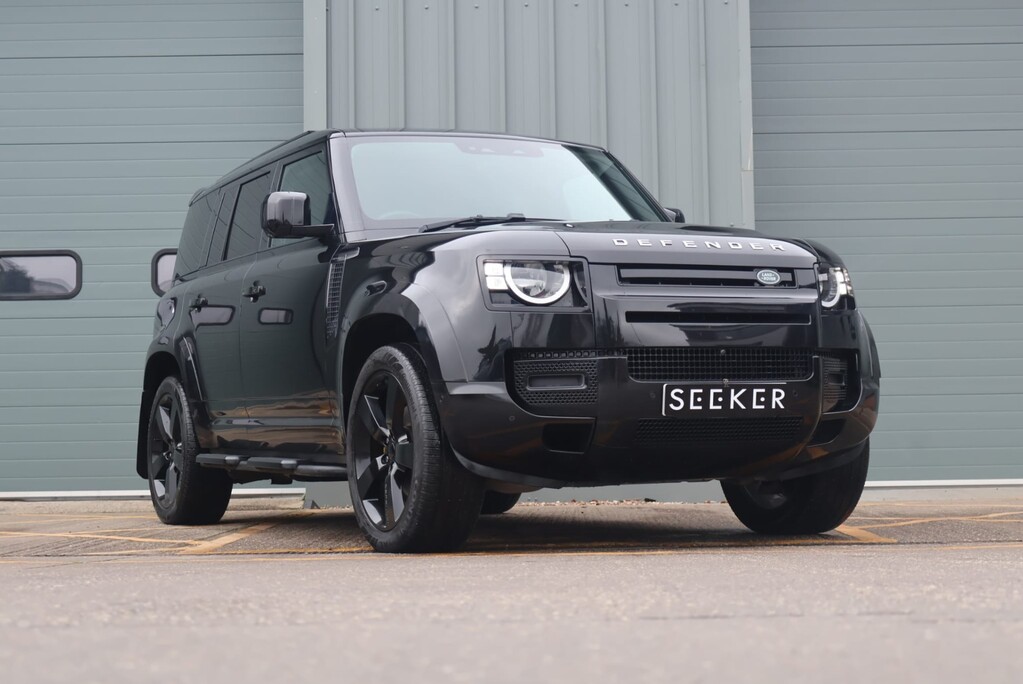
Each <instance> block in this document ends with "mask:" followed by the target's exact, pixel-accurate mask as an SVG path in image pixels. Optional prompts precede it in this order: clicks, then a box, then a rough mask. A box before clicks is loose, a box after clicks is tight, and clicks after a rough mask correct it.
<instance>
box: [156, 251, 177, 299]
mask: <svg viewBox="0 0 1023 684" xmlns="http://www.w3.org/2000/svg"><path fill="white" fill-rule="evenodd" d="M177 259H178V251H177V250H176V249H161V250H160V251H159V252H157V253H156V254H155V255H154V256H153V264H152V267H151V268H152V273H151V275H150V283H151V284H152V286H153V292H155V293H156V294H158V295H163V294H164V293H165V292H167V290H169V289H171V287H173V285H174V266H175V264H176V262H177Z"/></svg>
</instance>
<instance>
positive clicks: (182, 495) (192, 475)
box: [146, 376, 234, 525]
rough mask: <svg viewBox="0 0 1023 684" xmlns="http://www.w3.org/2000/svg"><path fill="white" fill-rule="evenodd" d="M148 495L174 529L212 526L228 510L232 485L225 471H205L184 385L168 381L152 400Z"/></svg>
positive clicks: (158, 511)
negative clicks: (199, 462)
mask: <svg viewBox="0 0 1023 684" xmlns="http://www.w3.org/2000/svg"><path fill="white" fill-rule="evenodd" d="M146 447H147V448H146V459H147V463H148V466H149V494H150V497H151V498H152V500H153V508H154V509H155V510H156V514H157V515H158V516H159V517H160V520H162V521H163V522H165V523H168V524H170V525H208V524H212V523H215V522H218V521H219V520H220V519H221V518H222V517H223V516H224V511H226V510H227V504H228V503H229V502H230V500H231V489H232V488H233V486H234V484H233V483H232V482H231V478H230V477H229V476H228V474H227V473H226V472H224V471H222V470H213V469H208V468H203V467H202V466H200V465H199V464H198V463H196V461H195V457H196V455H197V454H198V452H199V445H198V441H197V440H196V437H195V426H194V425H193V423H192V407H191V404H190V402H189V400H188V396H187V395H186V394H185V390H184V387H183V386H182V385H181V381H180V380H178V378H176V377H174V376H170V377H168V378H165V379H164V381H163V382H162V383H161V384H160V386H159V387H158V388H157V389H156V393H155V394H154V395H153V404H152V407H151V408H150V412H149V424H148V431H147V440H146Z"/></svg>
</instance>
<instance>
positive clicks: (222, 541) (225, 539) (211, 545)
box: [178, 521, 280, 556]
mask: <svg viewBox="0 0 1023 684" xmlns="http://www.w3.org/2000/svg"><path fill="white" fill-rule="evenodd" d="M279 522H280V521H275V522H265V523H259V524H258V525H250V526H248V527H245V528H242V529H240V530H238V531H237V532H230V533H228V534H223V535H221V536H219V537H214V538H213V539H208V540H206V541H201V542H193V543H194V544H195V545H194V546H191V547H189V548H186V549H183V550H181V551H179V552H178V553H179V554H180V555H186V556H195V555H202V554H208V553H215V552H216V551H218V550H220V549H222V548H224V547H225V546H227V545H228V544H234V543H235V542H237V541H241V540H242V539H246V538H248V537H251V536H252V535H254V534H259V533H260V532H265V531H266V530H269V529H270V528H271V527H275V526H276V525H277V524H278V523H279Z"/></svg>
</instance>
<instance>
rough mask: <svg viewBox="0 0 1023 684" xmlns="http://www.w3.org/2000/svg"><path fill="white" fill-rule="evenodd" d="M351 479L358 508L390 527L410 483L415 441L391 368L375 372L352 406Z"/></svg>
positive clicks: (382, 527) (379, 524) (383, 527)
mask: <svg viewBox="0 0 1023 684" xmlns="http://www.w3.org/2000/svg"><path fill="white" fill-rule="evenodd" d="M355 414H356V418H357V419H358V421H359V423H360V424H361V426H362V429H361V430H356V432H355V434H354V435H352V437H353V438H354V439H356V440H357V442H356V445H357V447H358V448H357V449H356V450H355V480H356V484H357V486H358V490H359V498H360V500H361V503H362V507H363V510H364V511H365V513H366V516H367V517H368V518H369V520H370V521H371V522H372V523H373V524H374V525H376V526H377V528H378V529H380V530H383V531H387V530H392V529H394V526H395V524H397V522H398V519H399V518H401V515H402V513H404V512H405V502H406V501H407V500H408V496H409V487H410V486H411V484H412V459H413V454H414V453H415V441H414V437H413V435H412V414H411V413H410V412H409V406H408V398H407V397H406V396H405V392H404V391H403V390H402V389H401V385H400V384H399V383H398V378H396V377H395V376H394V374H393V373H391V372H389V371H386V370H381V371H377V372H376V373H375V374H374V375H373V376H372V377H371V378H370V379H369V381H368V382H367V383H366V385H365V387H364V388H363V390H362V396H361V397H360V399H359V403H358V405H357V406H356V408H355Z"/></svg>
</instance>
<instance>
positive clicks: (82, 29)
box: [0, 0, 302, 492]
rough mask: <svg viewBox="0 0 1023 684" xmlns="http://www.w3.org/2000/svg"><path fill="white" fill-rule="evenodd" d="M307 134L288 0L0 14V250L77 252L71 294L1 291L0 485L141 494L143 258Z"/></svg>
mask: <svg viewBox="0 0 1023 684" xmlns="http://www.w3.org/2000/svg"><path fill="white" fill-rule="evenodd" d="M301 126H302V3H301V1H300V0H274V1H271V2H258V1H251V0H242V1H240V2H231V1H224V0H217V1H216V2H195V3H190V4H179V3H170V2H156V1H152V2H146V1H143V0H92V1H90V2H75V3H65V2H61V1H60V0H32V1H31V2H30V1H28V0H22V2H20V3H19V4H12V3H11V2H5V3H4V4H3V7H0V207H2V210H0V249H45V248H61V249H72V250H75V251H76V252H78V254H80V255H81V258H82V261H83V262H84V277H83V289H82V291H81V293H80V294H79V295H78V297H77V298H75V299H72V300H68V301H36V302H11V301H6V302H5V301H0V491H8V492H9V491H30V490H34V491H39V490H101V489H115V488H131V489H139V488H140V487H142V486H143V483H142V482H141V481H140V480H139V479H138V478H137V477H136V476H135V475H134V472H133V470H134V443H135V430H136V419H137V415H138V413H137V412H138V399H139V391H140V386H141V384H140V383H141V370H142V364H143V361H144V356H145V349H146V346H147V345H148V341H149V338H150V335H151V331H152V319H153V310H154V303H155V300H156V297H155V295H154V294H153V292H152V290H151V289H150V285H149V279H150V260H151V258H152V257H153V255H154V253H155V252H156V251H157V250H158V249H160V248H162V247H168V246H176V244H177V240H178V236H179V231H180V228H181V224H182V222H183V220H184V213H185V209H186V208H187V204H188V199H189V197H190V196H191V194H192V192H194V191H195V190H196V189H197V188H198V187H199V186H200V185H203V184H205V183H208V182H210V181H211V180H213V179H215V178H217V177H218V176H220V175H221V174H223V173H224V172H226V171H227V170H229V169H230V168H232V167H233V166H235V165H237V164H239V163H241V162H242V161H244V160H246V159H248V158H249V157H251V156H253V155H255V154H256V153H258V152H260V151H262V150H263V149H266V148H267V147H269V146H270V145H272V144H274V143H276V142H278V141H280V140H282V139H285V138H288V137H291V136H293V135H295V134H297V133H298V132H300V130H301Z"/></svg>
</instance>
